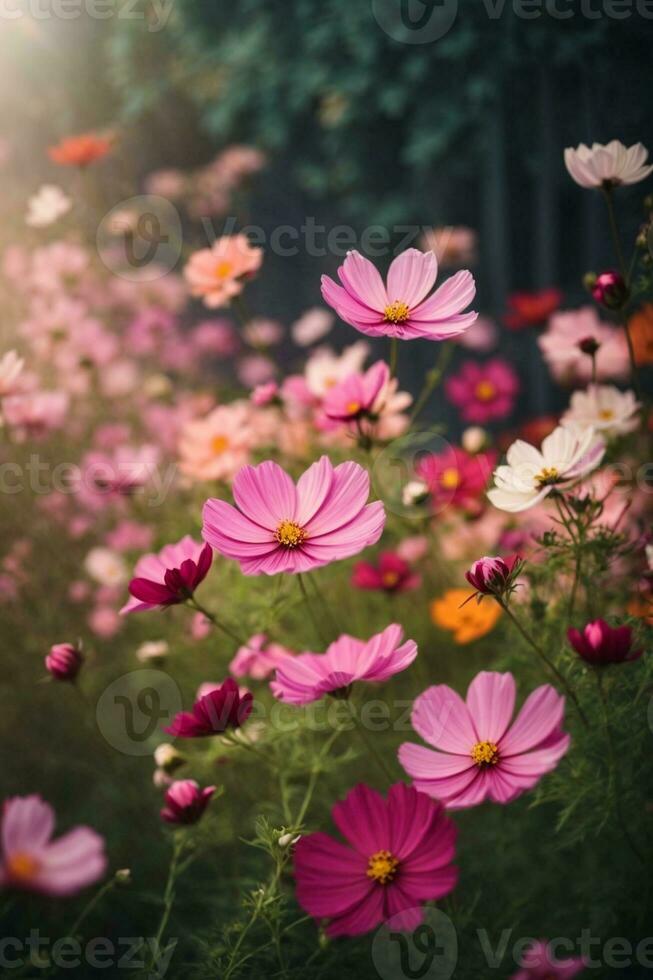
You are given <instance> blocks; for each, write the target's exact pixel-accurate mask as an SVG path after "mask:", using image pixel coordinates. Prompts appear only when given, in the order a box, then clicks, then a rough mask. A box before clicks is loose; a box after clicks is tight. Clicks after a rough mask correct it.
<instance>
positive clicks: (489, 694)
mask: <svg viewBox="0 0 653 980" xmlns="http://www.w3.org/2000/svg"><path fill="white" fill-rule="evenodd" d="M514 707H515V679H514V677H513V676H512V674H510V673H506V674H500V673H498V672H496V671H486V670H483V671H481V672H480V673H479V674H477V675H476V677H475V678H474V680H473V681H472V683H471V684H470V685H469V689H468V691H467V701H466V702H465V701H463V700H462V698H461V697H460V695H458V694H457V693H456V691H453V690H452V689H451V688H450V687H447V685H446V684H439V685H437V686H435V687H430V688H428V689H427V690H426V691H424V693H423V694H421V695H420V696H419V697H418V698H417V699H416V701H415V704H414V705H413V714H412V724H413V728H414V729H415V731H416V732H417V733H418V734H419V735H421V736H422V738H423V739H424V741H426V742H428V743H429V745H432V746H434V748H435V749H437V750H438V751H436V752H434V751H433V750H432V749H427V748H424V747H423V746H421V745H414V744H413V743H411V742H404V744H403V745H402V746H400V748H399V761H400V762H401V764H402V766H403V767H404V769H405V770H406V772H407V773H408V774H409V775H410V776H411V777H412V778H413V781H414V783H415V786H416V788H417V789H419V790H421V791H423V792H424V793H428V794H429V796H433V797H435V798H436V799H439V800H442V801H443V802H444V803H445V805H446V806H447V807H449V808H450V809H454V808H455V809H459V808H462V807H470V806H476V805H477V804H478V803H482V802H483V801H484V800H485V799H487V798H488V797H489V799H491V800H493V801H494V802H495V803H510V802H511V801H512V800H514V799H515V798H516V797H517V796H519V795H520V794H521V793H523V792H525V791H526V790H528V789H531V788H532V787H533V786H535V784H536V783H537V782H538V781H539V780H540V778H541V777H542V776H544V775H545V774H546V773H548V772H551V770H552V769H555V767H556V765H557V764H558V761H559V760H560V759H561V757H562V756H563V755H564V754H565V752H566V751H567V749H568V748H569V742H570V739H569V736H568V735H566V734H565V733H564V732H563V731H562V718H563V715H564V709H565V699H564V697H563V696H562V695H560V694H558V693H557V691H556V690H555V688H553V687H552V686H551V685H550V684H543V685H542V686H541V687H538V688H536V690H534V691H533V692H532V693H531V694H530V695H529V696H528V698H527V699H526V701H525V702H524V704H523V706H522V708H521V711H520V712H519V714H518V715H517V718H516V719H515V721H514V723H513V724H512V725H511V724H510V722H511V719H512V715H513V711H514Z"/></svg>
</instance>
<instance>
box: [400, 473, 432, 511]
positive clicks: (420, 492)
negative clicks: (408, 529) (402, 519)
mask: <svg viewBox="0 0 653 980" xmlns="http://www.w3.org/2000/svg"><path fill="white" fill-rule="evenodd" d="M428 492H429V488H428V487H427V485H426V484H425V483H423V482H422V480H411V481H410V482H409V483H407V484H406V486H405V487H404V488H403V489H402V491H401V500H402V503H403V505H404V507H412V506H413V505H414V504H420V503H422V501H423V500H425V499H426V497H427V496H428Z"/></svg>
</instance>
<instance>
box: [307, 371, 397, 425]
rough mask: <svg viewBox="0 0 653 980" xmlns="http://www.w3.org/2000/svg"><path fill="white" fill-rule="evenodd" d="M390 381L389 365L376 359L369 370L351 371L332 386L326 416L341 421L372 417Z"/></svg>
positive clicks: (326, 406) (325, 410) (325, 408)
mask: <svg viewBox="0 0 653 980" xmlns="http://www.w3.org/2000/svg"><path fill="white" fill-rule="evenodd" d="M389 380H390V368H389V367H388V365H387V364H386V363H385V362H384V361H377V362H376V364H373V365H372V367H371V368H368V370H367V371H365V372H354V373H353V374H349V375H347V376H346V377H345V378H343V380H342V381H340V382H339V383H338V384H336V385H334V386H333V387H332V388H329V390H328V391H327V393H326V396H325V398H324V401H323V402H322V410H323V411H324V414H325V415H326V416H327V418H329V419H335V420H337V421H339V422H348V421H352V420H353V421H355V420H356V419H360V418H364V417H369V416H370V415H372V414H374V412H373V409H374V406H375V403H376V401H377V399H378V397H379V394H380V393H381V392H382V391H383V389H384V387H385V386H386V385H387V383H388V381H389Z"/></svg>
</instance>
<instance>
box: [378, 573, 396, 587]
mask: <svg viewBox="0 0 653 980" xmlns="http://www.w3.org/2000/svg"><path fill="white" fill-rule="evenodd" d="M381 581H382V582H383V584H384V585H385V587H386V589H393V588H394V587H395V585H396V584H397V582H398V581H399V573H398V572H384V573H383V575H382V576H381Z"/></svg>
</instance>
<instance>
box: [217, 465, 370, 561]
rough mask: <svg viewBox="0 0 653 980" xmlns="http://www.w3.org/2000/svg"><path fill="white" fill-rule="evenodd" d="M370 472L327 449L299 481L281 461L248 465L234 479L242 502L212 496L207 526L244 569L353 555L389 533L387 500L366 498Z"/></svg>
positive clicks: (219, 548) (223, 551)
mask: <svg viewBox="0 0 653 980" xmlns="http://www.w3.org/2000/svg"><path fill="white" fill-rule="evenodd" d="M369 492H370V478H369V474H368V473H367V471H366V470H364V469H363V467H362V466H359V465H358V463H354V462H347V463H341V464H340V465H339V466H336V467H335V468H334V467H333V466H332V464H331V462H330V460H329V459H328V457H326V456H322V457H321V459H320V460H319V461H318V462H315V463H313V465H312V466H310V467H309V468H308V469H307V470H306V472H305V473H304V474H303V475H302V476H301V477H300V478H299V480H298V482H297V485H295V483H293V481H292V480H291V478H290V477H289V476H288V474H287V473H285V472H284V470H282V469H281V467H280V466H278V465H277V464H276V463H274V462H271V461H268V462H265V463H260V464H259V465H258V466H246V467H245V468H244V469H242V470H241V471H240V472H239V473H238V475H237V476H236V478H235V480H234V485H233V493H234V499H235V501H236V504H237V507H238V509H236V508H235V507H232V506H231V504H228V503H226V502H225V501H224V500H218V499H216V498H211V499H209V500H207V501H206V503H205V504H204V509H203V518H204V526H203V529H202V534H203V537H204V539H205V541H208V542H209V544H211V545H212V546H213V547H214V548H215V549H216V550H217V551H219V552H220V553H221V554H223V555H226V557H227V558H233V559H235V560H236V561H239V562H240V567H241V570H242V571H243V573H244V574H245V575H260V574H265V575H276V574H277V573H279V572H290V573H296V572H305V571H308V570H309V569H311V568H318V567H320V566H321V565H327V564H329V563H330V562H332V561H338V560H340V559H342V558H349V557H351V556H352V555H355V554H358V552H360V551H362V550H363V548H366V547H368V546H369V545H372V544H376V542H377V541H378V540H379V538H380V537H381V534H382V533H383V526H384V524H385V511H384V508H383V504H382V503H381V501H376V502H375V503H372V504H368V503H367V499H368V497H369Z"/></svg>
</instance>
